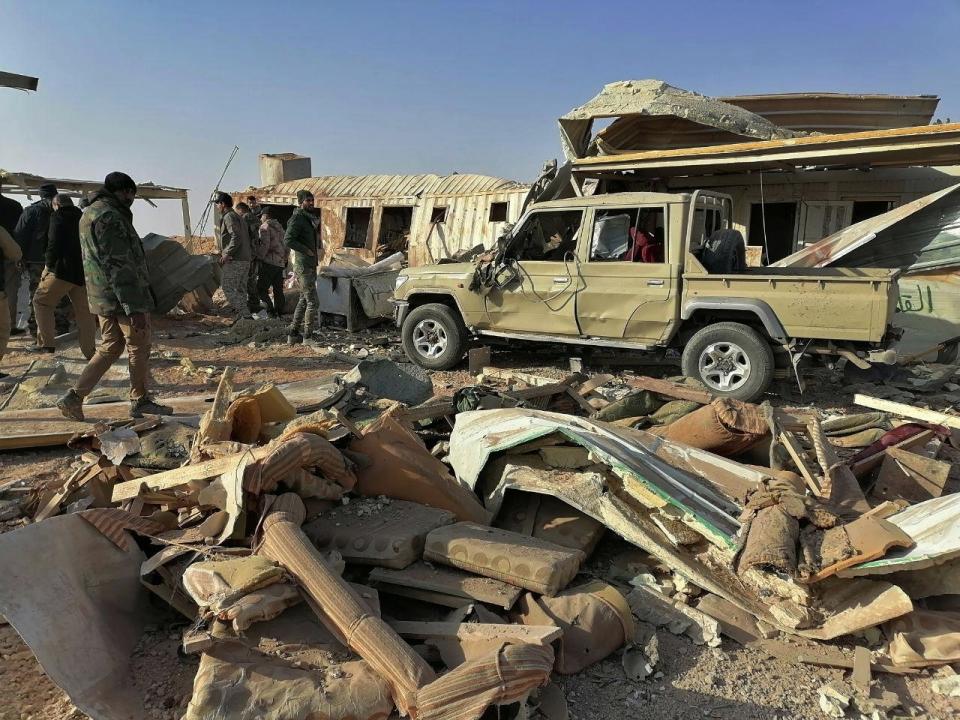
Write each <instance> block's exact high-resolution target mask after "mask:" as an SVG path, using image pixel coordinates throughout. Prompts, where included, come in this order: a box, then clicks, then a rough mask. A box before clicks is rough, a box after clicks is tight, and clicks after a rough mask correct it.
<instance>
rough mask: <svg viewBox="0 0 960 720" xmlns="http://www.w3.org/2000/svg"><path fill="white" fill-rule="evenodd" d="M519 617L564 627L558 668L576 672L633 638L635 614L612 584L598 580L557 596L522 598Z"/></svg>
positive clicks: (572, 672)
mask: <svg viewBox="0 0 960 720" xmlns="http://www.w3.org/2000/svg"><path fill="white" fill-rule="evenodd" d="M517 619H518V620H519V621H520V622H522V623H523V624H524V625H556V626H557V627H559V628H561V629H562V630H563V637H561V639H560V649H559V651H558V652H557V661H556V664H555V666H554V669H555V670H556V671H557V672H558V673H560V674H561V675H573V674H574V673H578V672H580V671H581V670H583V669H584V668H586V667H589V666H590V665H593V664H594V663H596V662H600V661H601V660H603V659H604V658H605V657H607V656H608V655H610V653H612V652H614V651H615V650H617V649H619V648H621V647H623V645H624V644H625V643H627V642H632V641H633V634H634V624H633V614H632V613H631V611H630V605H629V604H628V603H627V600H626V598H624V597H623V595H621V594H620V593H619V592H618V591H617V589H616V588H614V587H613V586H612V585H607V584H606V583H604V582H600V581H598V580H595V581H593V582H590V583H587V584H586V585H580V586H578V587H575V588H569V589H568V590H565V591H563V592H561V593H559V594H557V596H556V597H540V598H538V597H534V596H533V595H532V594H530V593H527V594H525V595H524V596H523V597H522V598H521V599H520V604H519V606H518V611H517Z"/></svg>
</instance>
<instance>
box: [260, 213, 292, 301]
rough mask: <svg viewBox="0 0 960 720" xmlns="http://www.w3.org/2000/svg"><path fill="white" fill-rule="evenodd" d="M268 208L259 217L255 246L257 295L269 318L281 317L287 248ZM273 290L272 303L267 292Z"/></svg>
mask: <svg viewBox="0 0 960 720" xmlns="http://www.w3.org/2000/svg"><path fill="white" fill-rule="evenodd" d="M272 215H273V213H272V211H271V210H270V208H269V207H265V208H263V212H262V213H261V215H260V217H261V219H262V221H263V222H262V223H261V224H260V229H259V233H260V242H259V243H258V244H257V253H256V254H257V261H258V265H259V270H258V272H259V275H258V278H257V295H258V296H259V297H260V300H261V302H263V304H264V305H266V307H267V314H268V315H270V317H273V318H278V317H280V316H281V315H283V309H284V308H283V300H284V298H283V271H284V270H285V269H286V267H287V246H286V245H285V244H284V242H283V227H282V226H281V225H280V223H279V222H277V221H276V220H274V219H273V217H272ZM271 287H272V288H273V302H270V296H269V295H268V294H267V291H268V290H269V289H270V288H271Z"/></svg>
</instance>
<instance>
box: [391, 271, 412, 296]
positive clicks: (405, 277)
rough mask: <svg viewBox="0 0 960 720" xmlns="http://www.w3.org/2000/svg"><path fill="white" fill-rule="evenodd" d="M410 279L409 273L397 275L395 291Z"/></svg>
mask: <svg viewBox="0 0 960 720" xmlns="http://www.w3.org/2000/svg"><path fill="white" fill-rule="evenodd" d="M409 279H410V276H409V275H397V284H396V285H394V286H393V291H394V292H396V291H397V290H399V289H400V288H401V287H402V286H403V284H404V283H405V282H406V281H407V280H409Z"/></svg>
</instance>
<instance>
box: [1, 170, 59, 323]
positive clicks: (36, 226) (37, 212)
mask: <svg viewBox="0 0 960 720" xmlns="http://www.w3.org/2000/svg"><path fill="white" fill-rule="evenodd" d="M39 191H40V199H39V200H38V201H37V202H35V203H33V205H31V206H30V207H28V208H27V209H26V210H24V211H23V214H22V215H21V216H20V220H18V221H17V227H16V228H15V229H14V233H13V237H14V238H15V239H16V241H17V245H19V246H20V250H21V251H22V252H23V265H24V270H26V272H27V275H28V277H29V283H30V297H33V294H34V293H35V292H37V287H39V285H40V277H41V276H42V275H43V268H44V255H45V254H46V251H47V234H48V232H49V230H50V216H51V215H52V214H53V198H54V197H56V195H57V186H56V185H54V184H53V183H45V184H43V185H41V186H40V188H39ZM11 290H12V288H11ZM19 290H20V288H19V285H18V287H17V291H18V292H19ZM27 325H28V327H29V328H30V334H31V335H32V336H33V337H34V338H36V336H37V321H36V318H34V316H33V313H32V312H31V313H30V318H29V320H28V321H27Z"/></svg>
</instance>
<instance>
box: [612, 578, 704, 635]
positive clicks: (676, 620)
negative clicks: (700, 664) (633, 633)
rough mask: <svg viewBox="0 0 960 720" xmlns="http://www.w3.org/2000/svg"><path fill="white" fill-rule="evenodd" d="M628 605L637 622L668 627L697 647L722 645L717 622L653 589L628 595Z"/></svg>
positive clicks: (643, 588)
mask: <svg viewBox="0 0 960 720" xmlns="http://www.w3.org/2000/svg"><path fill="white" fill-rule="evenodd" d="M627 602H628V603H630V609H631V610H633V614H634V615H636V617H637V618H638V619H640V620H643V621H644V622H647V623H650V624H651V625H653V626H654V627H666V628H667V629H668V630H669V631H670V632H672V633H673V634H674V635H686V636H687V637H689V638H690V639H691V640H693V643H694V645H707V646H709V647H718V646H719V645H720V642H721V640H720V624H719V623H718V622H717V621H716V620H714V619H713V618H712V617H710V616H709V615H706V614H705V613H703V612H701V611H699V610H696V609H695V608H692V607H689V606H688V605H684V604H683V603H681V602H672V601H671V600H670V598H668V597H666V596H665V595H661V594H660V593H658V592H657V591H656V590H653V589H652V588H649V587H645V586H640V587H636V588H634V589H633V590H631V591H630V593H629V594H628V595H627Z"/></svg>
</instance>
